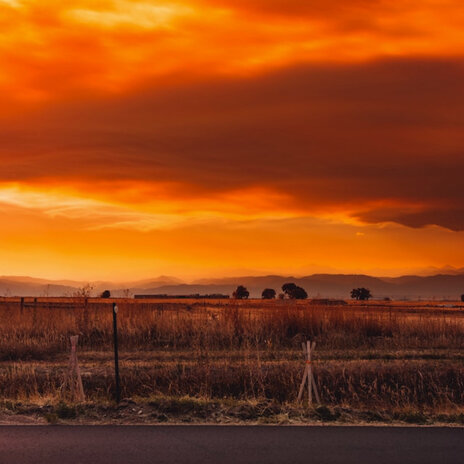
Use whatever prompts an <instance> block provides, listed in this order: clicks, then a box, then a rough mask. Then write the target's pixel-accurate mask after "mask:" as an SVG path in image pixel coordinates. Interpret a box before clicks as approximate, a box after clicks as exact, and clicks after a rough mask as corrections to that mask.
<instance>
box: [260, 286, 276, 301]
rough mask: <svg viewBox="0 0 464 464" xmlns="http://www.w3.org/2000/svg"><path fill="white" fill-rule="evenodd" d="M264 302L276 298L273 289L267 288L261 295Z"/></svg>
mask: <svg viewBox="0 0 464 464" xmlns="http://www.w3.org/2000/svg"><path fill="white" fill-rule="evenodd" d="M261 297H262V298H263V300H272V299H273V298H275V297H276V291H275V290H274V289H273V288H265V289H264V290H263V293H261Z"/></svg>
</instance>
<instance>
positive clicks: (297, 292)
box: [232, 282, 372, 301]
mask: <svg viewBox="0 0 464 464" xmlns="http://www.w3.org/2000/svg"><path fill="white" fill-rule="evenodd" d="M249 296H250V292H249V291H248V290H247V288H246V287H245V286H243V285H239V286H238V287H237V288H236V290H235V291H234V292H233V293H232V298H235V299H237V300H246V299H247V298H248V297H249ZM276 296H277V292H276V291H275V290H274V289H273V288H265V289H264V290H263V291H262V293H261V298H262V299H263V300H273V299H274V298H276ZM278 297H279V299H280V300H283V299H285V298H287V299H290V300H305V299H306V298H308V293H307V292H306V290H305V289H304V288H303V287H299V286H298V285H296V284H294V283H292V282H289V283H286V284H283V285H282V293H279V295H278ZM351 298H353V299H354V300H360V301H367V300H369V299H370V298H372V293H371V292H370V290H369V289H368V288H364V287H360V288H353V290H351Z"/></svg>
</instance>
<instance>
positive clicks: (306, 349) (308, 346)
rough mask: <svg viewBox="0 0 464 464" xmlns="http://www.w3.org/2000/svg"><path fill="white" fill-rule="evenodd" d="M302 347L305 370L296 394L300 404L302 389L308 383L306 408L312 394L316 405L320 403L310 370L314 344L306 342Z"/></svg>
mask: <svg viewBox="0 0 464 464" xmlns="http://www.w3.org/2000/svg"><path fill="white" fill-rule="evenodd" d="M301 345H302V346H303V354H304V356H305V369H304V374H303V379H302V380H301V384H300V391H299V393H298V401H299V402H300V401H301V400H302V399H303V393H304V387H305V385H306V382H307V383H308V406H310V405H311V404H312V402H313V392H314V396H315V397H316V401H317V403H320V402H321V400H320V398H319V392H318V391H317V385H316V381H315V380H314V374H313V368H312V359H311V352H312V351H313V350H314V349H315V348H316V342H312V343H311V342H310V341H307V342H306V343H302V344H301Z"/></svg>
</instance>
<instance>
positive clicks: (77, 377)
mask: <svg viewBox="0 0 464 464" xmlns="http://www.w3.org/2000/svg"><path fill="white" fill-rule="evenodd" d="M70 340H71V356H70V357H69V363H68V372H67V373H66V377H65V379H64V382H63V385H62V387H61V388H62V389H64V388H66V386H69V389H70V390H71V398H72V400H75V399H76V398H77V399H78V400H79V401H85V394H84V387H83V385H82V377H81V371H80V369H79V363H78V361H77V341H78V340H79V335H73V336H72V337H70Z"/></svg>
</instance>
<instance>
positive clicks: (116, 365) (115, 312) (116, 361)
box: [113, 303, 121, 403]
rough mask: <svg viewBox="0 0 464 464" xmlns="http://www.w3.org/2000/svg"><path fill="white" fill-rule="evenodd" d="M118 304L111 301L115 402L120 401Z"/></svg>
mask: <svg viewBox="0 0 464 464" xmlns="http://www.w3.org/2000/svg"><path fill="white" fill-rule="evenodd" d="M117 315H118V305H117V304H116V303H113V339H114V377H115V381H116V403H119V402H120V401H121V391H120V385H119V353H118V317H117Z"/></svg>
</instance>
